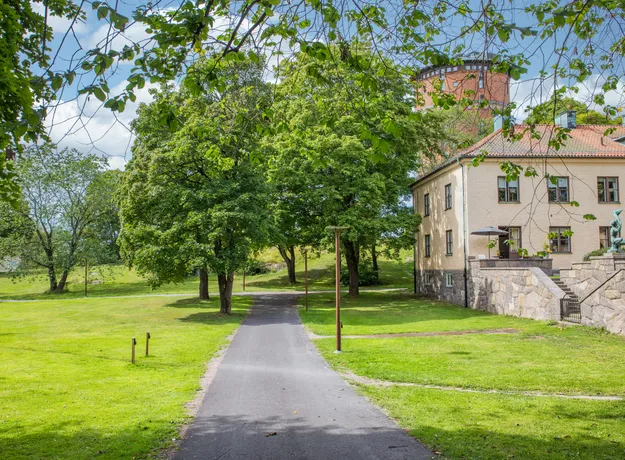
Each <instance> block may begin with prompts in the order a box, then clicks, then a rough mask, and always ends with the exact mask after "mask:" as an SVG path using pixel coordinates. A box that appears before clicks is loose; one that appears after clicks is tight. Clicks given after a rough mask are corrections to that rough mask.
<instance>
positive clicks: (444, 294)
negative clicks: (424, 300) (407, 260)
mask: <svg viewBox="0 0 625 460" xmlns="http://www.w3.org/2000/svg"><path fill="white" fill-rule="evenodd" d="M426 273H428V274H429V275H430V285H426V284H425V274H426ZM445 273H451V275H452V277H453V283H452V286H451V287H447V286H445ZM417 279H418V280H419V285H418V288H419V292H420V294H421V295H425V296H428V297H432V298H434V299H437V300H444V301H446V302H449V303H453V304H456V305H461V306H464V270H423V271H418V272H417Z"/></svg>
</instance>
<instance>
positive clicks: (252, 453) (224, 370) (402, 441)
mask: <svg viewBox="0 0 625 460" xmlns="http://www.w3.org/2000/svg"><path fill="white" fill-rule="evenodd" d="M295 301H296V296H293V295H291V296H287V295H284V294H281V295H273V294H267V295H263V296H261V297H259V298H258V299H257V302H256V304H255V306H254V307H253V308H252V310H251V312H250V314H249V316H248V317H247V318H246V319H245V321H244V323H243V324H242V325H241V327H240V328H239V330H238V332H237V333H236V335H235V337H234V339H233V341H232V343H231V344H230V347H229V348H228V350H227V352H226V354H225V356H224V358H223V361H222V362H221V364H220V366H219V368H218V370H217V373H216V375H215V377H214V380H213V381H212V383H211V385H210V386H209V388H208V390H207V392H206V395H205V397H204V401H203V402H202V405H201V407H200V410H199V412H198V414H197V416H196V418H195V420H194V422H193V424H192V425H191V427H190V428H189V430H188V431H187V434H186V436H187V439H185V440H184V441H183V442H182V445H181V449H180V450H179V451H178V452H177V454H176V455H175V458H176V459H178V460H180V459H185V460H186V459H223V460H225V459H267V460H269V459H271V460H281V459H311V460H316V459H319V460H327V459H347V460H350V459H353V460H365V459H410V460H420V459H429V458H432V454H431V453H430V452H429V451H428V450H426V449H425V448H424V447H423V446H421V445H420V444H419V443H417V442H416V441H415V440H414V439H413V438H411V437H410V436H408V435H407V434H405V433H404V432H403V431H402V430H401V429H399V428H398V427H397V426H396V425H395V423H394V422H393V421H391V420H390V419H389V418H388V417H386V416H385V415H384V414H383V413H382V412H381V411H380V410H379V409H377V408H376V407H374V406H373V405H372V404H371V403H369V402H368V401H366V400H365V399H364V398H363V397H361V396H359V395H358V394H356V393H355V392H354V391H353V390H352V389H351V388H350V387H349V386H348V385H347V383H345V381H344V380H343V379H342V378H341V377H339V376H338V375H337V374H336V373H335V372H334V371H333V370H332V369H330V368H329V367H328V365H327V364H326V363H325V361H324V360H323V359H322V358H321V356H320V355H319V354H318V353H317V351H316V349H315V348H314V346H313V345H312V344H311V342H310V340H309V339H308V337H307V335H306V333H305V331H304V328H303V326H302V324H301V322H300V320H299V316H298V314H297V311H296V310H295V309H294V308H292V307H291V306H292V305H293V304H294V303H295Z"/></svg>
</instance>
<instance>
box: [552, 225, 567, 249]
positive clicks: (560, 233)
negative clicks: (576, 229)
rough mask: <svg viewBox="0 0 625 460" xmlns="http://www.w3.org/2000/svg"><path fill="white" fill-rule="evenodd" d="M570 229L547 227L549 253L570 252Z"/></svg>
mask: <svg viewBox="0 0 625 460" xmlns="http://www.w3.org/2000/svg"><path fill="white" fill-rule="evenodd" d="M570 231H571V227H549V237H550V240H549V246H550V249H551V252H554V253H555V252H565V253H566V252H571V237H570Z"/></svg>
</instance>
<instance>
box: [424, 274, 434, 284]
mask: <svg viewBox="0 0 625 460" xmlns="http://www.w3.org/2000/svg"><path fill="white" fill-rule="evenodd" d="M423 284H424V285H425V286H431V285H432V274H431V273H430V272H424V273H423Z"/></svg>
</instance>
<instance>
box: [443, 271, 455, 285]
mask: <svg viewBox="0 0 625 460" xmlns="http://www.w3.org/2000/svg"><path fill="white" fill-rule="evenodd" d="M453 285H454V276H453V275H452V274H451V273H445V287H452V286H453Z"/></svg>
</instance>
